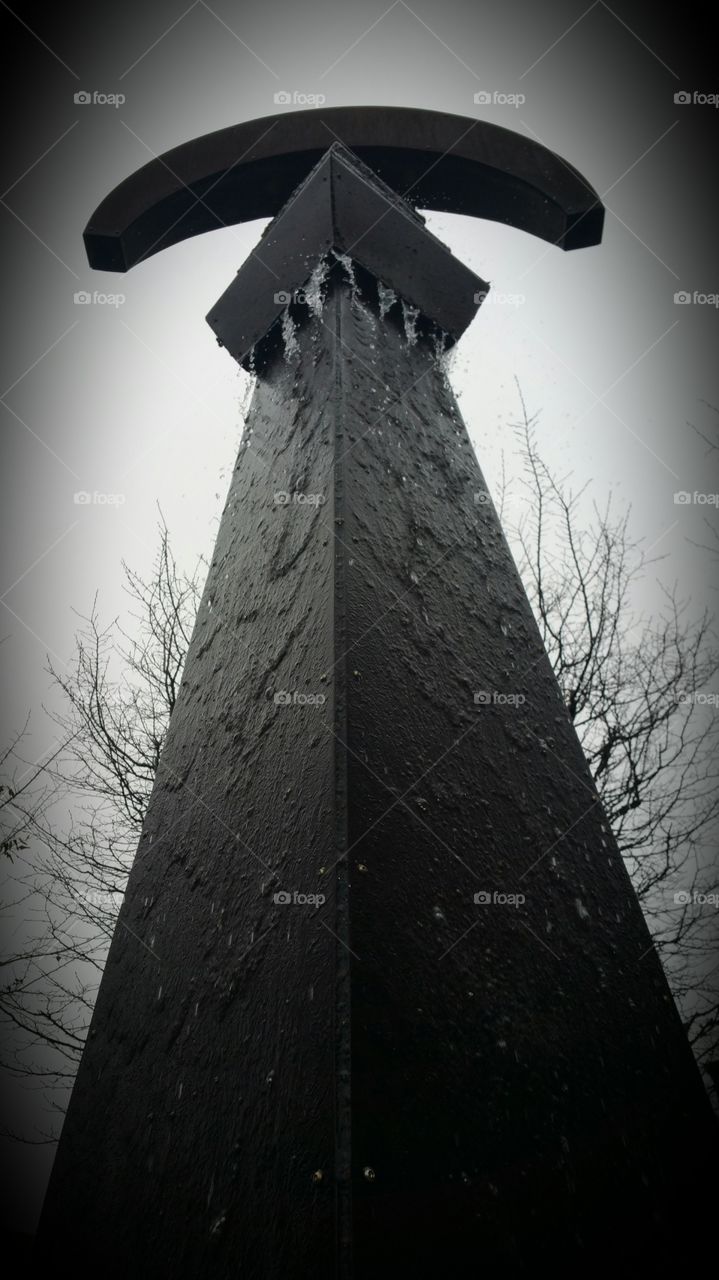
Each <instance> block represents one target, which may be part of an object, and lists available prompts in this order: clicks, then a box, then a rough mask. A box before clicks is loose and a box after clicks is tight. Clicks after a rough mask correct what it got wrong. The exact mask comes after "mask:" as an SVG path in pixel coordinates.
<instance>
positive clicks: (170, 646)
mask: <svg viewBox="0 0 719 1280" xmlns="http://www.w3.org/2000/svg"><path fill="white" fill-rule="evenodd" d="M159 536H160V541H159V550H158V553H157V556H156V559H155V562H154V566H153V570H152V573H151V575H150V577H149V579H148V581H145V580H144V579H143V578H142V577H141V576H140V575H139V574H137V573H136V572H135V571H134V570H133V569H131V568H130V567H129V566H128V565H126V564H123V570H124V575H125V584H124V585H125V589H126V592H127V595H128V601H129V614H130V627H131V629H128V628H127V627H125V626H123V625H121V623H120V621H119V620H118V619H115V620H114V621H113V622H112V623H110V624H109V625H106V626H103V625H102V623H101V621H100V615H99V610H98V602H97V598H96V599H95V601H94V603H93V607H92V609H91V611H90V613H89V615H88V616H87V617H81V618H80V628H79V630H78V633H77V637H76V651H75V658H74V662H73V664H72V665H71V666H70V667H69V668H68V670H67V671H65V672H60V671H58V670H57V669H56V668H55V667H53V666H52V664H51V665H50V667H49V672H50V675H51V677H52V680H53V682H54V684H55V687H56V691H57V692H58V693H59V694H60V695H61V707H62V709H61V710H60V711H59V712H54V713H52V716H51V718H52V720H53V721H54V723H55V725H56V727H57V730H58V739H59V743H60V745H59V746H58V747H57V749H55V750H54V751H53V753H52V755H51V757H50V759H49V760H48V761H47V762H46V764H45V765H44V766H42V767H41V770H40V773H39V774H38V773H37V772H36V774H35V777H34V779H32V778H28V780H27V783H26V786H25V788H24V796H23V798H24V801H25V803H24V805H23V807H22V810H19V809H18V807H17V806H18V802H19V799H20V796H19V793H18V792H17V790H15V791H14V794H13V806H14V811H15V814H16V815H18V816H17V817H16V819H15V825H14V826H13V827H12V828H10V833H9V835H8V836H7V837H5V842H6V843H9V844H10V845H12V847H13V848H15V849H18V850H19V849H22V857H21V858H19V859H18V860H17V866H18V871H17V874H16V875H15V877H14V886H15V894H14V896H13V901H12V902H11V904H10V907H9V908H8V909H9V910H10V911H12V913H13V914H14V915H15V916H16V917H17V916H22V917H23V919H24V924H25V931H24V937H23V942H22V945H21V946H19V947H16V948H15V950H11V953H10V954H9V956H8V957H7V958H6V959H5V961H4V968H5V972H6V973H7V974H8V978H7V980H6V983H5V985H4V989H3V992H2V1000H1V1004H0V1016H1V1017H2V1021H3V1022H4V1024H5V1036H4V1042H5V1053H4V1058H5V1063H6V1066H7V1067H8V1069H9V1070H10V1071H11V1072H14V1073H15V1074H18V1075H21V1076H28V1077H31V1078H32V1079H33V1080H35V1081H36V1082H38V1083H40V1084H41V1087H42V1088H43V1090H44V1091H45V1094H46V1095H47V1096H52V1095H53V1094H55V1095H56V1099H55V1104H54V1105H55V1109H56V1110H57V1111H58V1112H59V1113H60V1114H61V1113H62V1111H63V1109H64V1104H65V1102H66V1095H67V1091H68V1089H69V1087H70V1086H71V1085H72V1080H73V1078H74V1075H75V1071H76V1069H77V1063H78V1060H79V1056H80V1054H81V1052H82V1047H83V1044H84V1041H85V1036H86V1033H87V1028H88V1024H89V1020H90V1016H91V1013H92V1008H93V1004H94V1000H95V994H96V991H97V987H98V984H99V980H100V977H101V975H102V969H103V966H104V962H105V958H106V954H107V948H108V945H109V940H110V937H111V935H112V931H113V928H114V926H115V921H116V918H117V914H118V911H119V907H120V904H121V902H122V896H123V893H124V889H125V884H126V881H127V876H128V873H129V870H130V866H131V863H132V859H133V857H134V853H135V849H136V846H137V841H138V838H139V833H140V829H141V826H142V819H143V815H144V812H145V808H146V806H147V802H148V799H149V796H150V791H151V788H152V783H153V779H154V776H155V773H156V770H157V766H158V762H159V757H160V752H161V749H162V743H163V741H164V737H165V733H166V730H167V725H168V723H169V718H170V715H171V713H172V710H173V707H174V705H175V700H176V697H177V690H178V687H179V681H180V677H181V671H182V665H183V662H184V657H185V653H186V651H187V646H188V644H189V639H190V633H191V629H192V625H193V622H194V617H195V614H196V611H197V606H198V603H199V596H200V578H201V576H204V575H203V574H202V570H201V566H200V564H199V563H198V565H197V567H196V569H195V571H194V573H192V574H190V575H187V574H184V573H182V572H180V571H179V570H178V567H177V564H176V562H175V559H174V557H173V554H172V552H171V549H170V545H169V538H168V532H167V528H166V526H165V523H164V521H163V522H162V523H161V524H160V528H159ZM18 745H19V743H18V740H16V741H15V742H14V743H13V744H12V746H11V749H10V751H9V752H8V756H7V761H8V762H9V761H10V760H11V759H12V758H14V757H16V756H17V750H18ZM38 777H39V779H40V780H41V782H42V787H43V790H42V794H41V793H40V791H39V790H38V787H37V782H38ZM33 784H34V785H33ZM8 803H9V802H8ZM8 852H10V849H8ZM50 1105H51V1106H52V1102H51V1104H50ZM55 1129H56V1125H53V1124H52V1122H50V1123H49V1125H48V1133H47V1137H48V1139H50V1140H52V1137H53V1133H54V1130H55Z"/></svg>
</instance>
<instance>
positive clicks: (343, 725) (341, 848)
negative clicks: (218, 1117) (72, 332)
mask: <svg viewBox="0 0 719 1280" xmlns="http://www.w3.org/2000/svg"><path fill="white" fill-rule="evenodd" d="M344 304H345V286H344V284H342V285H341V286H340V287H339V288H337V289H336V290H335V292H334V298H333V300H332V304H331V305H333V306H334V311H335V317H334V326H333V327H334V337H335V347H334V369H333V374H334V387H333V397H334V415H333V423H332V429H333V449H334V458H333V487H334V501H333V538H332V547H333V569H334V584H333V624H334V653H333V657H335V656H336V655H337V654H340V655H341V658H340V661H339V662H338V663H337V665H336V666H335V668H334V670H335V677H334V683H333V688H334V721H335V724H334V730H335V738H334V760H335V770H334V794H335V846H336V847H335V857H336V859H337V863H336V879H335V923H336V933H337V939H338V941H337V968H336V975H335V983H336V986H335V994H336V1001H335V1019H336V1021H335V1055H336V1056H335V1096H336V1125H337V1131H336V1143H337V1151H336V1161H337V1210H338V1223H337V1230H338V1237H337V1239H338V1257H337V1271H338V1277H339V1280H351V1276H352V1116H351V1101H352V1099H351V1090H352V1081H351V1025H350V1014H351V955H350V951H349V947H350V911H349V866H348V863H347V852H346V851H347V846H348V834H347V824H348V814H347V805H348V795H347V751H346V748H345V746H344V744H345V743H346V742H347V659H346V656H345V655H346V651H347V626H346V575H345V558H344V549H343V546H342V543H341V542H339V541H338V539H337V536H336V532H337V529H338V525H337V523H336V522H337V520H338V519H342V514H341V513H342V512H343V511H344V506H345V498H346V493H345V464H344V460H343V459H344V423H343V385H342V364H343V358H342V356H341V354H340V344H341V341H342V309H343V307H344ZM339 527H340V528H341V527H342V526H341V525H340V526H339Z"/></svg>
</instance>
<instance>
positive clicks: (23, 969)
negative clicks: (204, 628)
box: [2, 393, 719, 1136]
mask: <svg viewBox="0 0 719 1280" xmlns="http://www.w3.org/2000/svg"><path fill="white" fill-rule="evenodd" d="M520 399H521V393H520ZM521 404H522V416H521V421H520V422H519V423H518V424H517V428H516V429H517V438H518V444H519V451H520V456H521V459H522V463H523V473H522V483H523V485H524V488H525V496H526V498H527V501H526V502H524V503H522V504H521V510H522V514H521V515H520V517H519V519H518V520H517V521H515V522H514V523H512V522H509V525H508V534H509V538H510V542H511V543H512V545H513V548H514V551H515V556H516V558H517V561H518V565H519V569H520V572H521V575H522V578H523V580H524V583H525V587H526V589H527V592H528V594H529V598H530V601H531V603H532V606H533V608H534V612H535V615H536V617H537V621H538V624H539V627H540V630H541V633H542V638H543V640H544V643H545V646H546V649H547V652H548V654H549V657H550V660H551V662H552V665H553V667H554V671H555V673H556V675H557V678H558V680H559V684H560V687H561V689H562V693H563V696H564V699H565V702H566V705H567V708H568V710H569V713H570V715H571V716H572V719H573V721H574V724H575V726H576V729H577V732H578V734H579V737H580V740H581V742H582V745H583V747H584V750H585V752H586V755H587V759H588V761H589V765H590V768H591V770H592V773H593V776H594V780H595V783H596V786H597V789H598V791H599V793H600V795H601V798H602V801H603V803H604V806H605V809H606V812H607V816H608V818H609V821H610V823H611V824H612V827H613V829H614V832H615V834H616V837H617V840H618V842H619V846H620V849H621V851H622V854H623V856H624V858H625V859H626V863H627V866H628V868H629V871H630V874H631V877H632V880H633V883H634V886H635V888H636V891H637V893H638V895H639V898H640V900H641V903H642V906H643V909H644V911H645V914H646V917H647V920H648V923H649V926H650V929H651V930H652V933H653V936H654V939H655V941H656V944H657V946H658V948H659V951H660V954H661V956H662V958H663V961H664V963H665V967H666V971H667V975H668V978H669V981H670V983H671V986H672V989H673V991H674V994H675V997H676V999H677V1002H678V1004H679V1008H680V1010H681V1013H682V1016H683V1018H684V1021H685V1024H686V1027H687V1032H688V1035H689V1037H690V1039H691V1042H692V1044H693V1046H694V1048H695V1051H696V1053H697V1056H698V1058H699V1060H700V1062H701V1063H702V1065H703V1066H704V1067H705V1069H706V1070H707V1071H708V1072H709V1073H710V1074H711V1073H712V1071H713V1069H714V1068H715V1064H716V1059H717V1058H719V1050H718V1048H717V1044H718V1042H719V981H718V980H717V970H718V967H719V966H717V963H716V961H715V958H714V957H715V954H716V939H715V938H714V937H713V936H712V930H713V929H714V928H715V922H716V919H717V913H716V912H715V911H712V910H711V909H707V908H706V906H704V905H703V903H702V895H705V896H706V895H707V894H711V893H714V892H716V890H717V883H716V873H715V871H714V870H713V868H712V864H711V841H712V837H714V838H715V837H716V828H717V816H718V813H719V797H717V794H716V792H717V788H716V781H717V779H716V745H717V717H716V715H715V714H712V710H713V708H712V707H711V706H708V705H707V704H702V702H701V701H700V698H699V696H698V695H700V694H701V692H702V690H704V689H705V687H706V686H707V684H708V682H709V681H710V680H711V679H712V678H713V677H714V676H715V675H716V672H717V666H718V664H717V657H716V653H715V651H714V646H713V638H712V633H711V627H710V619H709V618H708V617H707V616H706V615H703V616H701V617H699V618H698V619H697V618H692V617H691V615H690V613H689V609H688V606H687V605H686V604H683V603H681V602H680V601H679V599H678V597H677V594H676V591H672V590H667V589H665V590H664V594H663V601H664V604H663V608H662V609H661V610H660V612H659V613H658V614H657V615H655V616H652V617H651V618H649V619H646V618H643V617H642V616H641V615H637V614H635V612H634V606H633V602H634V594H635V589H636V587H637V585H638V584H639V583H640V582H641V581H642V579H643V578H644V577H645V576H646V575H647V574H648V573H649V572H651V571H652V567H653V565H654V564H655V563H656V562H654V561H651V560H649V559H648V558H647V557H646V556H645V555H644V553H643V551H642V548H641V546H640V545H639V544H637V543H635V542H633V541H632V540H631V538H630V533H629V514H628V513H626V514H624V515H622V516H616V515H614V513H613V511H612V508H611V504H607V506H606V507H605V508H604V510H602V511H599V510H597V509H596V508H595V509H594V515H593V518H592V519H591V520H590V521H589V522H587V520H586V518H583V517H582V515H580V512H579V506H580V503H581V502H582V498H583V494H582V493H581V492H580V493H577V494H572V492H571V491H570V489H569V487H568V485H567V483H566V482H565V481H560V480H558V479H556V477H555V476H554V475H553V474H552V472H551V471H550V469H549V468H548V467H547V465H546V464H545V463H544V462H543V460H542V458H541V456H540V453H539V450H538V447H537V441H536V431H535V427H536V420H535V418H532V417H530V416H529V415H528V413H527V411H526V408H525V406H524V402H523V401H521ZM124 571H125V579H126V588H127V591H128V596H129V601H130V610H131V619H132V625H131V628H130V629H129V630H128V629H126V628H124V627H123V626H121V625H120V622H119V621H118V620H115V621H114V622H112V623H111V624H110V625H109V626H103V625H102V624H101V621H100V617H99V611H98V605H97V601H95V603H94V605H93V607H92V610H91V611H90V614H89V616H88V617H85V618H82V619H81V627H80V630H79V632H78V636H77V648H76V655H75V660H74V664H73V666H72V667H71V669H70V671H69V673H61V672H58V671H57V670H55V669H53V668H52V667H51V668H50V670H51V673H52V676H53V679H54V681H55V684H56V687H57V689H58V691H59V692H60V693H61V694H62V706H63V710H62V711H61V712H60V713H56V714H55V717H54V719H55V722H56V726H57V730H58V736H59V740H60V742H61V744H62V746H61V749H60V750H58V751H57V752H55V753H54V757H53V758H52V760H51V761H50V762H49V763H48V765H47V767H46V768H44V769H43V773H42V780H43V782H44V783H45V784H46V786H47V788H48V792H49V793H50V795H51V797H52V803H51V804H50V805H48V804H47V803H43V804H38V805H37V806H33V804H32V803H30V802H29V799H28V796H29V794H30V793H32V788H29V789H28V792H26V793H25V801H26V802H25V804H24V808H23V812H24V815H25V824H26V825H23V826H21V827H20V828H19V829H18V831H17V834H16V836H15V837H11V839H12V838H17V839H18V840H20V841H21V842H22V844H23V845H25V846H27V847H25V848H24V849H23V860H22V871H21V873H20V874H19V878H18V883H19V886H20V899H21V906H22V908H23V909H24V911H25V913H26V915H27V917H28V919H29V920H30V921H31V927H30V929H29V933H28V939H27V942H26V944H25V946H24V947H23V948H21V949H19V950H18V951H17V953H16V954H12V955H11V956H10V957H9V962H8V967H7V971H8V972H9V974H10V979H9V981H8V983H7V985H6V989H5V992H4V996H3V1001H2V1014H3V1017H4V1020H5V1022H6V1024H8V1025H9V1027H10V1028H11V1031H12V1035H11V1041H12V1045H13V1049H14V1051H15V1058H14V1062H13V1069H14V1070H15V1071H17V1072H19V1073H21V1074H24V1075H30V1076H33V1077H35V1078H37V1080H38V1082H39V1083H40V1085H41V1087H43V1089H45V1090H46V1091H47V1090H48V1089H51V1088H53V1087H54V1088H57V1089H59V1090H60V1095H59V1097H58V1107H59V1109H60V1110H62V1105H63V1102H64V1096H63V1094H64V1092H66V1091H67V1088H68V1087H69V1085H70V1084H71V1082H72V1078H73V1076H74V1072H75V1069H76V1066H77V1061H78V1058H79V1055H80V1052H81V1050H82V1046H83V1043H84V1038H85V1035H86V1031H87V1026H88V1022H89V1018H90V1014H91V1010H92V1005H93V1002H94V997H95V992H96V989H97V985H98V983H99V979H100V976H101V973H102V968H103V965H104V961H105V956H106V953H107V947H108V943H109V938H110V936H111V933H112V930H113V928H114V925H115V920H116V916H117V911H118V908H119V905H120V902H121V899H122V894H123V891H124V888H125V883H126V879H127V875H128V872H129V868H130V865H131V862H132V858H133V856H134V852H135V849H136V845H137V840H138V836H139V832H140V827H141V824H142V819H143V815H144V812H145V808H146V805H147V802H148V799H149V795H150V790H151V787H152V783H153V779H154V776H155V772H156V770H157V765H158V762H159V757H160V752H161V749H162V743H163V740H164V736H165V732H166V729H167V725H168V721H169V717H170V714H171V712H172V709H173V707H174V705H175V699H176V696H177V691H178V687H179V682H180V679H181V673H182V665H183V662H184V657H185V653H186V650H187V645H188V642H189V637H190V631H191V628H192V624H193V621H194V616H195V613H196V610H197V605H198V602H199V595H200V588H199V579H200V572H201V571H200V567H199V565H198V567H197V569H196V570H195V572H194V573H193V574H192V575H190V576H186V575H184V574H183V573H181V572H180V571H179V570H178V568H177V565H176V563H175V561H174V558H173V556H172V553H171V550H170V546H169V540H168V533H167V529H166V527H165V525H164V522H163V523H162V524H161V526H160V547H159V552H158V555H157V559H156V562H155V565H154V570H153V573H152V575H151V577H150V579H149V580H148V581H147V582H145V581H144V580H143V579H142V578H141V577H140V576H139V575H138V574H136V573H134V572H133V571H132V570H131V569H130V568H128V567H127V566H124ZM46 799H47V797H46ZM50 1136H51V1134H50Z"/></svg>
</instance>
